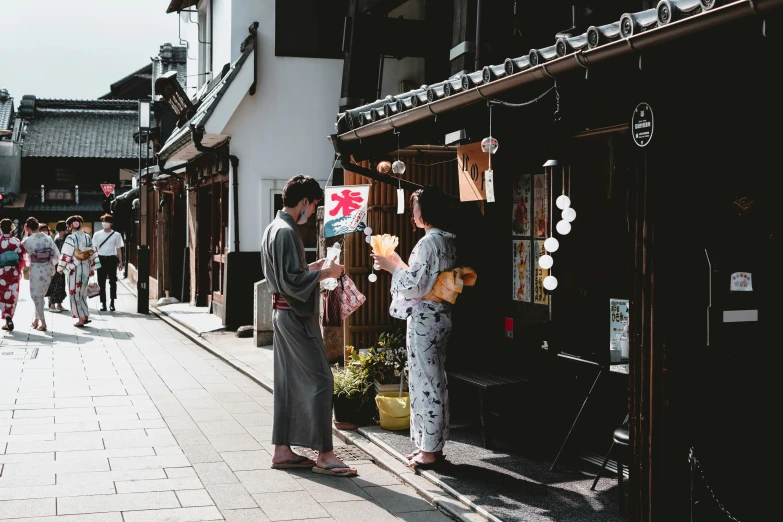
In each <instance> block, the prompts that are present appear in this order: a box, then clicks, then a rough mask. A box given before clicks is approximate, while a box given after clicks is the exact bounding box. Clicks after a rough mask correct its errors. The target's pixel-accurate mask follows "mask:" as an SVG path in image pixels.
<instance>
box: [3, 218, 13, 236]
mask: <svg viewBox="0 0 783 522" xmlns="http://www.w3.org/2000/svg"><path fill="white" fill-rule="evenodd" d="M12 228H14V222H13V221H11V220H10V219H8V218H5V219H3V220H0V230H2V231H3V234H10V233H11V229H12Z"/></svg>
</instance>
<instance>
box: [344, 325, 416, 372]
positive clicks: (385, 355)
mask: <svg viewBox="0 0 783 522" xmlns="http://www.w3.org/2000/svg"><path fill="white" fill-rule="evenodd" d="M346 350H347V352H348V354H349V359H350V361H351V363H352V364H353V365H355V366H357V367H359V368H360V369H361V371H363V372H364V373H366V374H367V376H368V377H369V378H370V379H375V380H377V381H378V382H379V383H381V384H391V383H394V382H399V380H400V374H401V372H402V371H404V369H405V363H407V361H408V350H407V348H406V346H405V333H404V332H403V331H402V330H400V329H397V330H396V331H394V332H383V333H382V334H381V335H380V336H379V337H378V342H377V343H376V344H375V346H373V347H372V348H369V349H368V350H367V352H366V353H365V354H361V353H359V352H358V351H357V350H355V349H354V348H353V346H347V347H346Z"/></svg>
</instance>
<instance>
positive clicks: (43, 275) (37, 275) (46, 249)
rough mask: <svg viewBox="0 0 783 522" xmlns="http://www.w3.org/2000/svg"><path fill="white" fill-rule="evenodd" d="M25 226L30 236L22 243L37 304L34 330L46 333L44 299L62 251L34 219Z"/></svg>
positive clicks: (32, 294) (34, 300)
mask: <svg viewBox="0 0 783 522" xmlns="http://www.w3.org/2000/svg"><path fill="white" fill-rule="evenodd" d="M24 226H25V228H26V229H27V233H28V234H30V235H29V236H27V237H26V238H25V239H24V241H22V247H23V248H24V251H25V252H26V256H27V266H28V270H29V271H30V272H29V273H30V276H29V278H30V297H31V298H32V300H33V303H34V304H35V320H33V328H34V329H36V330H38V331H40V332H45V331H46V317H45V316H44V298H45V297H46V291H47V290H48V289H49V284H50V283H51V282H52V276H53V275H54V272H55V268H56V266H57V261H58V260H59V259H60V250H59V249H58V248H57V245H55V244H54V240H52V238H51V237H49V235H48V234H45V233H43V232H41V226H40V224H39V223H38V220H37V219H35V218H34V217H31V218H28V219H27V221H26V222H25V224H24Z"/></svg>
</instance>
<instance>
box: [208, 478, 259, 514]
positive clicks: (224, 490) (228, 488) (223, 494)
mask: <svg viewBox="0 0 783 522" xmlns="http://www.w3.org/2000/svg"><path fill="white" fill-rule="evenodd" d="M206 488H207V491H209V494H210V496H211V497H212V499H213V500H214V501H215V504H216V505H217V507H218V508H220V509H221V510H223V509H241V508H254V507H257V506H258V504H256V502H255V500H253V497H251V496H250V493H248V492H247V489H245V487H244V486H243V485H242V484H207V485H206Z"/></svg>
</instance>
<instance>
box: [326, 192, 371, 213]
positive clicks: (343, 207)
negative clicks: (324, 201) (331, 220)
mask: <svg viewBox="0 0 783 522" xmlns="http://www.w3.org/2000/svg"><path fill="white" fill-rule="evenodd" d="M340 194H342V196H341V195H340ZM340 194H332V201H337V205H335V207H334V208H333V209H332V210H330V211H329V215H330V216H336V215H337V213H338V212H342V215H343V216H347V215H348V214H350V213H351V212H353V211H354V210H356V209H358V208H361V206H362V205H361V203H362V202H363V201H364V198H363V197H362V193H361V192H351V190H350V189H345V190H343V191H342V192H341V193H340Z"/></svg>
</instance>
